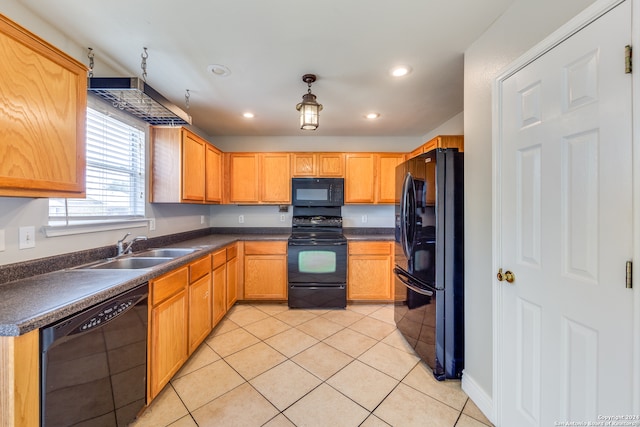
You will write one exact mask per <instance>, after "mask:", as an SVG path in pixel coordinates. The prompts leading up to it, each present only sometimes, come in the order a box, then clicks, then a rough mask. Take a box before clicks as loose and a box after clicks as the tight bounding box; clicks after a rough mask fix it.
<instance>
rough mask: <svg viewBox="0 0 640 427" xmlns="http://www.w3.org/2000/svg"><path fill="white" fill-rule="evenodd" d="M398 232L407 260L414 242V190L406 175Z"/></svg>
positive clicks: (411, 179)
mask: <svg viewBox="0 0 640 427" xmlns="http://www.w3.org/2000/svg"><path fill="white" fill-rule="evenodd" d="M400 203H401V205H400V210H401V212H400V214H401V216H400V221H401V223H400V232H401V239H402V250H403V251H404V255H405V256H406V257H407V259H409V258H411V253H412V252H413V245H414V241H415V225H414V224H415V214H416V212H415V208H416V207H415V204H416V202H415V188H414V184H413V176H411V173H407V175H406V176H405V178H404V183H403V184H402V199H401V201H400Z"/></svg>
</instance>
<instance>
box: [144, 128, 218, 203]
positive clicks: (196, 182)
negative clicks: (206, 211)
mask: <svg viewBox="0 0 640 427" xmlns="http://www.w3.org/2000/svg"><path fill="white" fill-rule="evenodd" d="M150 141H151V148H150V153H151V161H150V165H151V172H150V174H149V176H150V180H151V184H150V188H151V194H150V196H149V200H150V201H151V202H152V203H220V202H221V200H222V190H221V189H222V153H221V152H220V150H218V149H217V148H216V147H214V146H212V145H211V144H209V142H207V141H206V140H205V139H203V138H201V137H200V136H198V135H196V134H195V133H193V132H191V131H190V130H189V129H187V128H184V127H169V126H166V127H165V126H154V127H152V128H151V138H150Z"/></svg>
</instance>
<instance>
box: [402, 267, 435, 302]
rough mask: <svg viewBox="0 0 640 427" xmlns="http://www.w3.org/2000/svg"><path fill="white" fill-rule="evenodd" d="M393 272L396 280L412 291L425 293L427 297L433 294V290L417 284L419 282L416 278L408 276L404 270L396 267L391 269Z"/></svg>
mask: <svg viewBox="0 0 640 427" xmlns="http://www.w3.org/2000/svg"><path fill="white" fill-rule="evenodd" d="M393 273H394V274H395V275H396V277H397V278H398V280H400V281H401V282H402V283H403V284H404V285H405V286H406V287H407V288H409V289H411V290H412V291H414V292H416V293H419V294H420V295H426V296H428V297H431V296H433V292H432V291H429V290H427V289H424V288H423V287H422V286H419V283H418V281H417V280H416V279H414V278H412V277H411V276H409V274H408V273H406V272H405V271H404V270H402V269H400V268H398V267H396V268H394V269H393Z"/></svg>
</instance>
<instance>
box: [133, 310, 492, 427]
mask: <svg viewBox="0 0 640 427" xmlns="http://www.w3.org/2000/svg"><path fill="white" fill-rule="evenodd" d="M486 425H489V426H490V425H491V423H490V422H489V421H488V420H487V419H486V418H485V416H484V415H483V414H482V412H480V410H478V408H477V407H476V405H475V404H474V403H473V402H472V401H471V399H469V398H468V397H467V395H466V394H465V393H464V392H463V391H462V389H461V388H460V382H459V381H451V380H448V381H444V382H438V381H436V380H435V379H434V378H433V375H432V374H431V371H430V370H429V368H428V367H427V366H426V365H425V364H424V363H423V362H421V361H420V359H419V358H418V357H417V356H416V354H415V353H414V352H413V350H412V349H411V348H410V347H409V346H408V345H407V343H406V341H405V340H404V338H403V337H402V335H401V334H400V333H399V332H398V330H397V329H396V328H395V324H394V321H393V306H392V305H368V304H367V305H349V306H348V307H347V309H346V310H299V309H297V310H290V309H288V307H287V305H286V304H251V305H250V304H239V305H236V306H234V307H233V308H232V309H231V310H230V312H229V313H228V314H227V316H226V317H225V319H224V320H223V321H222V322H221V323H220V324H219V325H218V326H217V327H216V328H215V329H214V331H213V332H212V333H211V335H210V336H209V337H208V338H207V339H206V341H205V342H204V343H203V344H202V345H201V346H200V347H199V348H198V350H196V352H195V353H194V354H193V355H192V356H191V358H190V359H189V360H188V361H187V363H186V364H185V365H184V366H183V368H182V369H181V370H180V371H179V372H178V373H177V374H176V375H175V377H174V378H173V380H172V381H171V383H170V384H168V385H167V386H166V387H165V389H164V390H163V391H162V392H161V393H160V395H159V396H158V397H157V398H156V399H155V400H154V401H153V403H152V404H151V405H150V406H149V407H148V408H147V409H146V411H145V412H144V413H143V414H142V416H141V417H140V418H139V419H138V420H137V421H136V422H135V423H134V426H136V427H143V426H152V427H158V426H172V427H183V426H184V427H187V426H191V427H192V426H200V427H203V426H225V427H226V426H241V427H253V426H256V427H257V426H265V427H280V426H309V427H316V426H318V427H319V426H330V427H350V426H354V427H355V426H363V427H375V426H402V427H410V426H420V427H425V426H436V427H453V426H456V427H486Z"/></svg>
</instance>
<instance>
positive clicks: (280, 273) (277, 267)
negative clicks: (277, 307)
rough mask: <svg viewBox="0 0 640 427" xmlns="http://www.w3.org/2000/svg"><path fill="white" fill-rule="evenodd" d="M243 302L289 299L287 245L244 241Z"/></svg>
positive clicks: (279, 242) (284, 242) (277, 242)
mask: <svg viewBox="0 0 640 427" xmlns="http://www.w3.org/2000/svg"><path fill="white" fill-rule="evenodd" d="M244 299H247V300H286V299H287V242H286V241H273V242H245V244H244Z"/></svg>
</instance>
